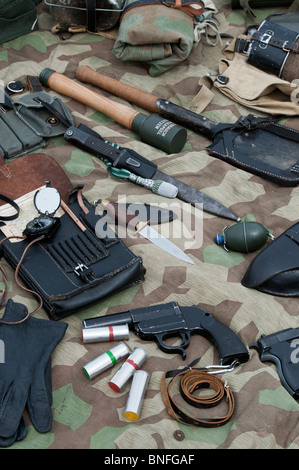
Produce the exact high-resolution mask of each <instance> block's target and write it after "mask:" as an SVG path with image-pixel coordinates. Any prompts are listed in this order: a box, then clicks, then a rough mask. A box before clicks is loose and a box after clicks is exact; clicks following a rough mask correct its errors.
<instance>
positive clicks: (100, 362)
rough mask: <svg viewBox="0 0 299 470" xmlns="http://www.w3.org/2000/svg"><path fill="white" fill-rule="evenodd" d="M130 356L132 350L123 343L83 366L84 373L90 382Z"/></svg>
mask: <svg viewBox="0 0 299 470" xmlns="http://www.w3.org/2000/svg"><path fill="white" fill-rule="evenodd" d="M129 354H130V350H129V348H128V346H127V345H126V344H125V343H124V342H123V341H121V342H120V343H118V344H117V345H116V346H114V347H113V348H111V349H109V350H108V351H106V352H104V353H103V354H101V355H100V356H98V357H96V358H95V359H93V360H92V361H90V362H89V363H88V364H86V365H85V366H83V368H82V369H83V373H84V374H85V375H86V377H87V378H88V379H89V380H90V379H92V378H93V377H95V376H96V375H98V374H101V373H102V372H104V371H105V370H107V369H109V367H112V366H114V365H115V364H117V363H118V361H120V360H121V359H123V358H124V357H127V356H129Z"/></svg>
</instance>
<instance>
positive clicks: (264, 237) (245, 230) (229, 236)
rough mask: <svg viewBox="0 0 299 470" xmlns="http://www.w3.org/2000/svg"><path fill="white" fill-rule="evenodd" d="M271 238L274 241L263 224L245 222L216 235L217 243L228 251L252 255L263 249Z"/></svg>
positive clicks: (226, 228)
mask: <svg viewBox="0 0 299 470" xmlns="http://www.w3.org/2000/svg"><path fill="white" fill-rule="evenodd" d="M269 238H271V239H274V237H273V236H272V235H271V234H270V233H269V231H268V230H267V229H266V228H265V227H264V226H263V225H262V224H260V223H258V222H246V221H244V222H238V223H236V224H232V225H230V226H228V227H227V226H226V227H224V229H223V230H222V234H218V235H216V237H215V243H216V244H217V245H223V248H224V249H225V250H226V251H229V250H232V251H238V252H240V253H250V252H251V251H256V250H259V249H260V248H262V246H263V245H265V243H266V242H267V241H268V239H269Z"/></svg>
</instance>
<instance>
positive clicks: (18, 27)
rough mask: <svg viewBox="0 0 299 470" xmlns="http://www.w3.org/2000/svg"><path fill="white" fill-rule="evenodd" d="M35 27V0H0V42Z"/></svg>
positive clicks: (36, 27) (36, 18)
mask: <svg viewBox="0 0 299 470" xmlns="http://www.w3.org/2000/svg"><path fill="white" fill-rule="evenodd" d="M37 29H38V15H37V8H36V3H35V0H0V44H3V43H4V42H7V41H11V40H12V39H15V38H17V37H19V36H23V35H24V34H27V33H31V32H32V31H36V30H37Z"/></svg>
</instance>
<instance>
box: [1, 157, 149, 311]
mask: <svg viewBox="0 0 299 470" xmlns="http://www.w3.org/2000/svg"><path fill="white" fill-rule="evenodd" d="M27 167H28V169H30V172H29V173H28V172H27V171H26V168H27ZM5 168H6V169H7V171H8V172H9V174H8V175H7V177H6V176H5V175H4V173H0V184H1V187H2V188H3V192H5V194H6V195H7V197H10V198H12V199H16V198H18V197H20V196H22V195H24V194H27V193H28V192H30V191H32V190H34V189H35V188H36V186H39V185H42V184H43V183H44V181H45V179H46V178H48V179H50V180H51V183H52V186H53V187H54V186H55V187H56V188H57V189H58V190H59V192H60V194H61V198H62V201H63V202H64V203H65V205H67V207H68V208H69V209H70V211H71V212H72V214H74V216H75V217H74V218H72V217H70V215H69V213H67V211H65V212H64V213H63V215H62V216H61V217H60V224H59V227H58V228H57V230H55V232H54V233H53V234H52V235H51V237H50V238H45V239H43V240H41V241H37V242H36V243H34V244H33V245H31V246H30V247H29V248H28V251H27V252H26V253H25V256H24V258H23V260H22V262H21V264H20V267H19V271H18V274H19V277H20V278H21V280H22V281H23V282H24V283H25V285H26V286H27V287H28V288H30V289H31V290H34V291H35V292H37V293H38V294H39V295H40V296H41V297H42V299H43V308H44V309H45V311H46V312H47V314H48V316H49V318H50V319H51V320H59V319H61V318H64V317H66V316H68V315H70V314H72V313H73V312H75V311H78V310H79V309H81V308H83V307H86V306H88V305H91V304H93V303H95V302H98V301H100V300H101V299H103V298H105V297H107V296H108V295H112V294H114V293H116V292H119V291H121V290H124V289H126V288H129V287H131V286H134V285H136V284H138V283H140V282H142V281H143V280H144V275H145V268H144V266H143V263H142V259H141V258H140V257H139V256H136V255H135V254H134V253H133V252H132V251H131V250H130V249H129V248H128V247H127V246H126V245H125V243H124V242H123V240H122V239H121V238H119V237H118V236H117V235H116V233H115V232H114V230H112V228H110V227H109V226H107V229H106V230H105V231H103V232H102V237H101V238H99V237H98V236H97V235H96V225H97V223H98V222H99V221H100V220H101V218H102V217H103V215H99V214H97V213H96V210H95V208H94V207H93V205H91V204H90V203H89V202H88V201H87V200H86V199H85V198H84V196H82V185H79V186H78V187H75V188H70V182H69V180H68V178H67V177H66V175H65V173H64V172H63V170H62V169H61V168H60V166H59V165H58V164H57V163H56V162H55V161H54V160H53V159H51V158H50V157H49V156H47V155H44V154H33V155H26V156H24V157H21V158H19V159H17V160H14V161H12V162H10V163H9V164H7V165H6V166H5ZM33 176H34V177H33ZM21 182H22V185H21V184H20V183H21ZM0 202H1V203H5V202H6V201H5V200H4V201H0ZM62 207H64V206H63V205H62ZM76 220H77V222H76ZM2 224H4V222H3V223H2ZM97 233H98V232H97ZM4 238H5V235H4V233H2V231H1V230H0V240H3V239H4ZM30 242H31V239H30V238H26V239H25V240H24V239H21V240H19V241H17V242H16V241H15V242H13V240H10V239H8V240H6V241H4V242H3V243H2V244H1V255H0V256H3V257H4V258H5V259H6V260H7V261H8V263H9V264H10V266H12V268H13V269H16V266H17V265H18V263H19V261H20V260H21V259H22V256H23V254H24V250H25V249H26V248H27V247H28V245H29V244H30Z"/></svg>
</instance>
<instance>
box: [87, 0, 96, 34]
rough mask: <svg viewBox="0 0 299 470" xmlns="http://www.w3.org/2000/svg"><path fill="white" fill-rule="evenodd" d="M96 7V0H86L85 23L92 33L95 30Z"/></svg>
mask: <svg viewBox="0 0 299 470" xmlns="http://www.w3.org/2000/svg"><path fill="white" fill-rule="evenodd" d="M96 9H97V2H96V0H86V24H87V29H88V31H91V32H92V33H95V32H96V18H97V12H96Z"/></svg>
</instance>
